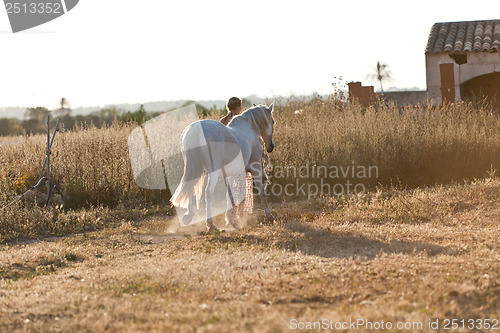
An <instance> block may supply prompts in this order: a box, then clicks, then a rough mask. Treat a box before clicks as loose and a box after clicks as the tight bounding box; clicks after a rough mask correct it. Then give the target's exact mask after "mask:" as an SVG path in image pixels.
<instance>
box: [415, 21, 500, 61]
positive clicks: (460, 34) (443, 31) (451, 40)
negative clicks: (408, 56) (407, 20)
mask: <svg viewBox="0 0 500 333" xmlns="http://www.w3.org/2000/svg"><path fill="white" fill-rule="evenodd" d="M499 51H500V19H499V20H487V21H469V22H443V23H436V24H434V25H433V26H432V29H431V33H430V35H429V40H428V41H427V48H426V49H425V53H464V52H499Z"/></svg>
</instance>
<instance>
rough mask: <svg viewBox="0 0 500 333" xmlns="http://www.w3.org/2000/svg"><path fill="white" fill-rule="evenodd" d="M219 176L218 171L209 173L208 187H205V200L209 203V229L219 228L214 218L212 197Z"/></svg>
mask: <svg viewBox="0 0 500 333" xmlns="http://www.w3.org/2000/svg"><path fill="white" fill-rule="evenodd" d="M218 177H219V173H218V172H211V173H209V174H208V181H207V187H206V188H205V200H206V203H207V229H208V231H214V230H217V227H216V226H215V224H214V222H213V220H212V199H213V197H214V191H215V185H217V180H218Z"/></svg>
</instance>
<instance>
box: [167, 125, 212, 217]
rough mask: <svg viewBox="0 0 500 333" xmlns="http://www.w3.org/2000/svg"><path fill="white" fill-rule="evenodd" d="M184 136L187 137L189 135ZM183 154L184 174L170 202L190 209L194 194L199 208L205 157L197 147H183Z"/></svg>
mask: <svg viewBox="0 0 500 333" xmlns="http://www.w3.org/2000/svg"><path fill="white" fill-rule="evenodd" d="M195 131H196V130H195ZM183 137H184V139H187V135H186V136H183ZM183 146H184V145H183ZM182 155H183V158H184V174H183V175H182V178H181V182H180V184H179V186H177V189H176V190H175V192H174V194H173V195H172V198H171V199H170V202H171V203H172V204H173V205H174V206H176V207H182V208H185V209H189V206H190V203H191V199H192V198H193V196H194V197H195V198H196V206H197V207H198V208H199V206H200V199H201V195H202V193H203V181H204V168H203V165H204V163H203V158H202V155H201V154H200V151H199V150H197V149H183V151H182Z"/></svg>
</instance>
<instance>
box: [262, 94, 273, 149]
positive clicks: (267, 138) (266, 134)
mask: <svg viewBox="0 0 500 333" xmlns="http://www.w3.org/2000/svg"><path fill="white" fill-rule="evenodd" d="M273 107H274V103H272V104H271V105H270V106H269V108H266V107H264V110H265V114H266V118H267V125H266V126H265V127H264V128H263V130H262V138H263V139H264V142H265V143H266V150H267V152H268V153H271V152H272V151H273V149H274V142H273V129H274V119H273Z"/></svg>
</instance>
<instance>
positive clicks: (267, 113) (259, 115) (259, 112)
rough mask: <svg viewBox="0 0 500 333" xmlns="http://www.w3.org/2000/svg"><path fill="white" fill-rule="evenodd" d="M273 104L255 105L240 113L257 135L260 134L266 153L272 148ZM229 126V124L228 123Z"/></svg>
mask: <svg viewBox="0 0 500 333" xmlns="http://www.w3.org/2000/svg"><path fill="white" fill-rule="evenodd" d="M273 106H274V103H273V104H271V105H270V106H269V107H266V106H265V105H256V106H254V107H252V108H250V109H248V110H246V111H245V112H243V113H242V114H241V116H239V117H241V118H243V119H245V120H246V121H248V122H249V123H250V124H251V125H252V128H253V129H254V131H255V132H256V133H257V135H259V136H261V137H262V139H264V142H265V143H266V150H267V152H268V153H270V152H272V151H273V149H274V142H273V127H274V119H273ZM229 126H231V124H229Z"/></svg>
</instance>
